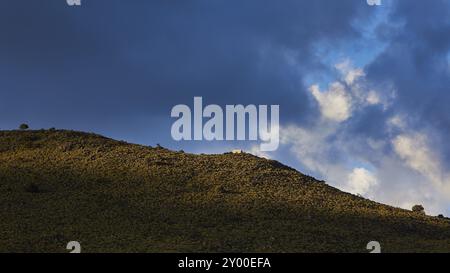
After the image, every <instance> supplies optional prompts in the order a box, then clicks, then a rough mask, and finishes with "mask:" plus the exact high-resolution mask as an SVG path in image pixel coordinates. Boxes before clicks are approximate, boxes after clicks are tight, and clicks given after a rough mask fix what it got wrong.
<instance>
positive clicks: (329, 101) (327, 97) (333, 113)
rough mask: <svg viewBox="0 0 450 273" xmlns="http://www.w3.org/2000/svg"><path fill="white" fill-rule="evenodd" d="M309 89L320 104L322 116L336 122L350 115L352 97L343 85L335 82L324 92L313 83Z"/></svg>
mask: <svg viewBox="0 0 450 273" xmlns="http://www.w3.org/2000/svg"><path fill="white" fill-rule="evenodd" d="M310 91H311V93H312V95H313V96H314V98H315V99H316V100H317V102H318V103H319V106H320V111H321V113H322V116H323V117H325V118H327V119H330V120H333V121H337V122H342V121H345V120H347V119H348V118H349V117H350V116H351V108H352V99H351V96H350V95H349V94H348V93H347V91H346V90H345V87H344V86H343V85H342V84H340V83H338V82H335V83H333V84H331V85H330V87H329V89H328V90H327V91H325V92H321V91H320V90H319V86H317V85H313V86H311V87H310Z"/></svg>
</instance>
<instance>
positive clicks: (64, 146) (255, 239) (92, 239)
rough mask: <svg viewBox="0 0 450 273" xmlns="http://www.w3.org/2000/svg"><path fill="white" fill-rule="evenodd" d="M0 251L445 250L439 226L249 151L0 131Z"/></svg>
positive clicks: (445, 226)
mask: <svg viewBox="0 0 450 273" xmlns="http://www.w3.org/2000/svg"><path fill="white" fill-rule="evenodd" d="M0 211H1V213H0V216H1V220H2V221H0V234H1V236H0V252H67V250H66V249H65V246H66V244H67V242H69V241H79V242H80V243H81V245H82V249H83V252H368V251H367V250H366V249H365V247H366V245H367V243H368V242H369V241H374V240H375V241H379V242H380V243H381V246H382V250H383V251H384V252H415V251H420V252H449V251H450V221H448V220H447V219H439V218H437V217H431V216H425V215H420V214H418V213H414V212H411V211H407V210H403V209H399V208H394V207H390V206H387V205H383V204H379V203H376V202H373V201H370V200H367V199H364V198H361V197H358V196H354V195H351V194H348V193H344V192H342V191H339V190H338V189H335V188H333V187H330V186H328V185H327V184H326V183H325V182H323V181H317V180H316V179H314V178H313V177H310V176H307V175H304V174H302V173H300V172H298V171H296V170H294V169H292V168H289V167H287V166H284V165H282V164H281V163H279V162H276V161H272V160H268V159H263V158H258V157H256V156H253V155H250V154H231V153H230V154H222V155H194V154H187V153H184V152H176V151H170V150H168V149H165V148H162V147H146V146H141V145H135V144H129V143H125V142H122V141H115V140H112V139H108V138H105V137H102V136H99V135H95V134H88V133H82V132H75V131H64V130H40V131H0Z"/></svg>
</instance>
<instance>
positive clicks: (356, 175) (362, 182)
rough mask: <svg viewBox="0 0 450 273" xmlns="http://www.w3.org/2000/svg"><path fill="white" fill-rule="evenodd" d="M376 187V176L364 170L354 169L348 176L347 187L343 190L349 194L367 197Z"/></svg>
mask: <svg viewBox="0 0 450 273" xmlns="http://www.w3.org/2000/svg"><path fill="white" fill-rule="evenodd" d="M377 185H378V180H377V178H376V176H375V175H374V174H373V173H372V172H370V171H368V170H366V169H365V168H355V169H353V171H352V172H351V173H350V174H349V175H348V182H347V186H346V187H345V188H344V189H345V190H347V191H348V192H350V193H353V194H361V195H367V194H369V193H371V192H372V190H373V188H374V187H376V186H377Z"/></svg>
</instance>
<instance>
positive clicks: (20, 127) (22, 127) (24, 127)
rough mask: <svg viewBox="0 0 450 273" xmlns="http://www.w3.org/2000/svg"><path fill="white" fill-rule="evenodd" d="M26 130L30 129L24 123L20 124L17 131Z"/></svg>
mask: <svg viewBox="0 0 450 273" xmlns="http://www.w3.org/2000/svg"><path fill="white" fill-rule="evenodd" d="M28 128H30V127H29V126H28V124H25V123H22V124H20V126H19V129H20V130H27V129H28Z"/></svg>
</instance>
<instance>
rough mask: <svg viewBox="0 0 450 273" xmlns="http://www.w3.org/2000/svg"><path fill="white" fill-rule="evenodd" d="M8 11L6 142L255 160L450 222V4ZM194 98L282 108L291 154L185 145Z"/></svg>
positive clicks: (38, 5)
mask: <svg viewBox="0 0 450 273" xmlns="http://www.w3.org/2000/svg"><path fill="white" fill-rule="evenodd" d="M0 4H1V8H0V35H1V36H0V94H1V97H0V128H2V129H12V128H16V127H17V126H18V125H19V124H20V123H22V122H26V123H29V124H30V126H31V127H32V128H49V127H57V128H68V129H77V130H83V131H94V132H97V133H101V134H104V135H106V136H109V137H113V138H117V139H124V140H126V141H129V142H137V143H141V144H150V145H154V144H156V143H161V144H163V145H164V146H168V147H170V148H173V149H184V150H186V151H190V152H207V153H208V152H209V153H210V152H223V151H227V150H229V149H232V148H243V149H246V150H251V151H252V152H254V153H256V154H259V155H264V156H268V157H272V158H275V159H277V160H280V161H282V162H285V163H287V164H290V165H292V166H294V167H296V168H297V169H299V170H301V171H303V172H306V173H309V174H313V175H315V176H317V177H319V178H323V179H326V180H327V181H329V183H330V184H332V185H334V186H337V187H339V188H341V189H343V190H346V191H351V192H353V193H360V194H363V195H365V196H368V197H370V198H374V199H376V200H378V201H382V202H388V203H390V204H393V205H397V206H402V207H410V206H411V205H412V204H415V203H423V204H425V206H426V208H428V210H429V211H430V212H432V213H437V212H449V209H448V208H449V207H450V173H449V172H450V145H448V143H447V136H448V135H449V133H450V114H449V110H448V105H449V104H450V92H449V90H448V89H449V87H450V53H449V52H450V21H449V18H450V1H446V0H434V1H419V0H382V5H381V6H377V7H375V6H369V5H367V3H366V1H365V0H341V1H332V0H323V1H318V0H314V1H312V0H311V1H305V0H303V1H302V0H295V1H289V0H284V1H282V2H280V1H274V0H271V1H269V0H247V1H229V0H228V1H225V0H223V1H218V0H204V1H198V0H192V1H185V0H183V1H181V0H180V1H167V0H161V1H156V0H152V1H144V0H133V1H120V0H83V1H82V6H81V7H70V6H68V5H67V4H66V2H65V0H46V1H32V0H28V1H27V0H0ZM194 96H202V97H203V100H204V103H205V104H213V103H214V104H219V105H225V104H244V105H245V104H268V105H271V104H279V105H280V117H281V127H280V135H281V139H282V144H281V147H280V149H279V150H278V151H277V152H275V153H271V154H263V153H261V152H260V151H258V150H257V148H256V147H257V146H255V143H249V142H239V143H229V142H213V143H209V142H175V141H173V140H172V138H171V136H170V126H171V124H172V122H173V119H171V118H170V110H171V108H172V107H173V106H174V105H176V104H189V105H191V104H192V101H193V97H194ZM256 144H257V143H256Z"/></svg>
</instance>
